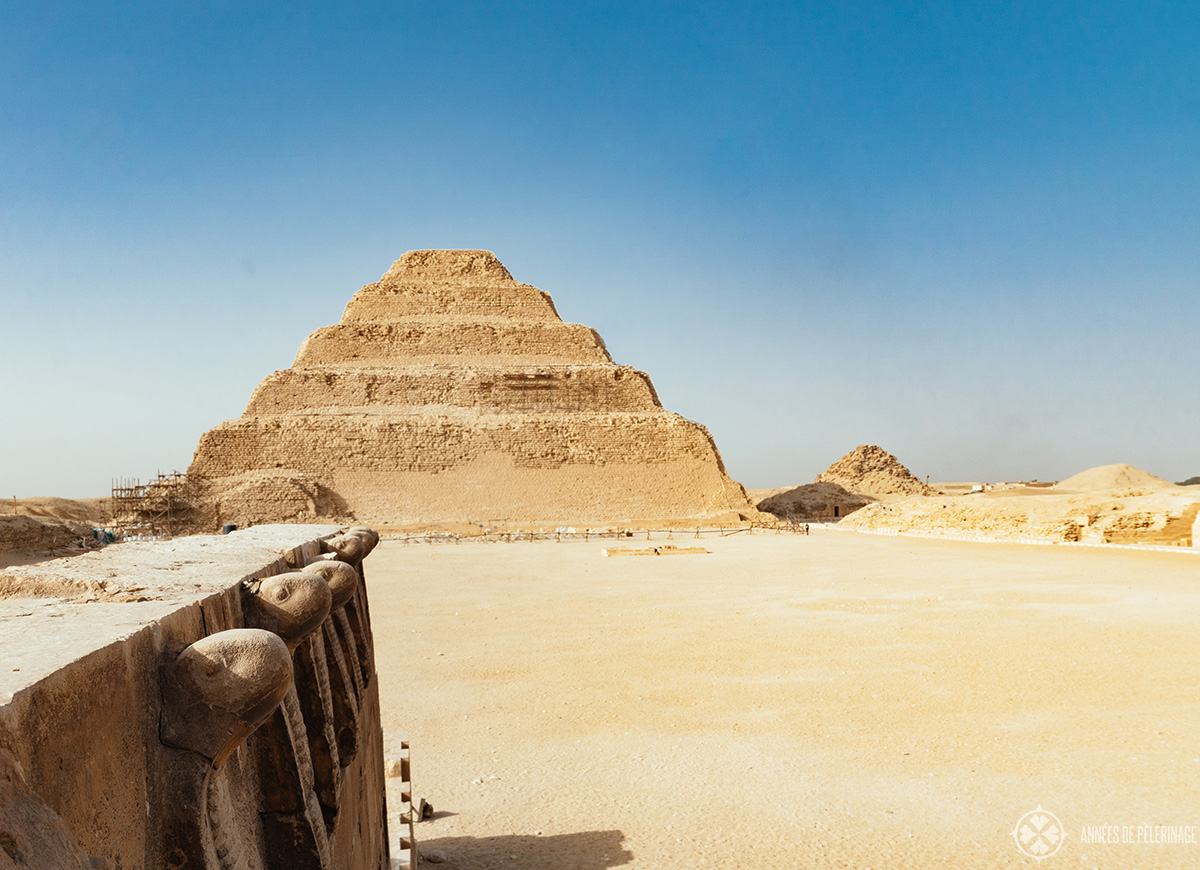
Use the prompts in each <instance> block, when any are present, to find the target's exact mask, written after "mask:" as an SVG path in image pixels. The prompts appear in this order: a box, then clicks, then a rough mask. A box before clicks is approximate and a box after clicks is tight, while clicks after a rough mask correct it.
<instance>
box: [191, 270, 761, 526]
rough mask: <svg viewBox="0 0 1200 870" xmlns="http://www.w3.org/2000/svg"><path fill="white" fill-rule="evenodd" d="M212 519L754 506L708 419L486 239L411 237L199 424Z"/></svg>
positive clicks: (480, 516) (489, 518) (423, 517)
mask: <svg viewBox="0 0 1200 870" xmlns="http://www.w3.org/2000/svg"><path fill="white" fill-rule="evenodd" d="M188 474H189V477H196V478H202V479H203V480H204V481H205V488H206V490H207V493H208V495H209V498H208V499H207V500H206V501H208V502H209V503H210V504H211V505H214V506H215V511H216V517H215V518H213V517H209V518H208V519H210V520H212V519H215V521H217V522H221V523H223V522H235V523H238V524H251V523H262V522H279V521H292V520H311V519H315V518H317V517H344V518H355V519H357V520H360V521H363V522H367V521H369V522H372V523H374V524H376V525H404V524H413V523H428V522H469V523H479V524H489V523H505V522H510V523H525V524H528V523H545V524H552V525H561V524H564V523H595V524H599V523H619V522H622V521H627V522H637V521H646V520H679V519H685V518H688V519H691V518H695V519H699V518H705V519H718V518H720V517H721V516H725V517H726V518H728V519H737V517H736V516H734V515H733V514H734V513H736V512H740V513H741V514H742V515H748V514H749V513H750V512H753V508H752V507H751V506H750V504H749V502H748V500H747V498H746V495H745V491H744V490H743V489H742V487H741V486H740V485H739V484H738V483H736V482H734V481H732V480H730V478H729V477H728V475H727V474H726V473H725V468H724V466H723V464H722V462H721V458H720V455H719V453H718V452H717V448H716V444H715V443H714V442H713V439H712V436H711V435H709V433H708V430H707V429H705V428H704V427H703V426H701V425H699V424H698V423H693V422H691V421H690V420H685V419H684V418H683V417H681V416H679V415H678V414H673V413H670V412H668V411H666V410H664V409H663V407H662V404H661V403H660V402H659V399H658V396H657V394H656V393H655V391H654V386H653V385H652V384H651V382H650V378H649V377H648V376H647V375H646V374H645V373H644V372H640V371H638V370H636V369H634V368H631V367H630V366H625V365H617V364H615V363H614V362H613V361H612V358H611V357H610V356H609V355H608V351H607V350H606V349H605V346H604V342H603V340H602V339H601V338H600V336H599V334H597V333H596V331H595V330H593V329H590V328H588V327H586V326H581V325H578V324H573V323H564V322H563V320H562V318H561V317H559V315H558V312H557V311H556V310H555V307H554V303H553V301H552V300H551V298H550V296H549V295H548V294H547V293H544V292H542V291H541V290H539V289H537V288H536V287H532V286H530V285H528V284H522V283H520V282H518V281H516V280H514V279H513V277H512V276H511V275H510V274H509V272H508V270H507V269H506V268H505V267H504V266H503V264H501V263H500V261H499V260H497V259H496V257H495V255H494V254H492V253H491V252H489V251H410V252H409V253H407V254H405V255H404V256H403V257H401V258H400V259H399V260H398V261H396V263H395V264H393V266H392V268H391V269H390V270H389V271H388V272H387V274H385V275H384V276H383V277H382V278H381V279H380V280H379V281H377V282H376V283H374V284H368V285H367V286H365V287H363V288H362V289H361V290H359V291H358V293H356V294H355V295H354V297H353V298H352V299H351V300H350V303H349V304H348V305H347V306H346V310H345V313H344V314H343V315H342V319H341V322H340V323H337V324H334V325H333V326H327V327H324V328H322V329H318V330H317V331H316V332H314V333H312V335H310V336H309V337H308V338H307V339H306V340H305V341H304V343H303V345H301V347H300V351H299V353H298V354H297V355H296V360H295V363H294V364H293V366H292V367H291V368H290V369H287V370H285V371H279V372H276V373H274V374H273V375H270V376H269V377H267V378H266V379H265V380H263V382H262V383H261V384H259V386H258V388H257V389H256V390H255V391H254V394H253V395H252V396H251V398H250V402H249V405H248V406H247V407H246V411H245V413H244V414H243V415H242V416H241V417H240V418H238V419H236V420H231V421H228V422H226V423H222V424H221V425H219V426H217V427H216V428H214V429H212V430H210V431H209V432H207V433H205V434H204V436H203V437H202V438H201V439H200V444H199V446H198V447H197V449H196V454H195V457H194V459H193V461H192V465H191V467H190V468H189V470H188Z"/></svg>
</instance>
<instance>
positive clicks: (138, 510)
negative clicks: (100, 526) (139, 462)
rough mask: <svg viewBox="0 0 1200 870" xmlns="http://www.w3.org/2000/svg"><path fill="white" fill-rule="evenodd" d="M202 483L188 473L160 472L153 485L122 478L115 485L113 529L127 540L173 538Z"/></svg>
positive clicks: (115, 480) (116, 479) (113, 486)
mask: <svg viewBox="0 0 1200 870" xmlns="http://www.w3.org/2000/svg"><path fill="white" fill-rule="evenodd" d="M197 485H198V481H197V479H196V478H195V477H191V478H189V477H188V476H187V473H186V472H183V471H171V472H169V473H166V474H164V473H163V472H161V471H160V472H158V475H157V477H155V478H154V479H153V480H152V481H150V482H149V483H146V484H143V483H142V482H141V480H140V479H139V478H136V477H118V478H114V479H113V483H112V524H113V530H114V531H115V532H117V533H118V534H119V535H120V536H122V537H124V538H131V537H150V538H164V537H166V538H169V537H173V536H174V535H175V534H176V532H177V531H179V530H180V529H181V527H182V523H183V521H184V519H185V515H186V513H187V512H188V511H189V510H190V509H191V507H192V502H193V499H194V498H195V496H196V490H197Z"/></svg>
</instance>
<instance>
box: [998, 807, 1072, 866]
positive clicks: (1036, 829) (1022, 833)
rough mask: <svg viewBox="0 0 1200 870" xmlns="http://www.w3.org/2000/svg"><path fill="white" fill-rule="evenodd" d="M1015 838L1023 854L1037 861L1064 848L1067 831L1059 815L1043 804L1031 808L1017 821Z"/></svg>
mask: <svg viewBox="0 0 1200 870" xmlns="http://www.w3.org/2000/svg"><path fill="white" fill-rule="evenodd" d="M1012 833H1013V839H1014V840H1016V841H1017V848H1018V849H1020V850H1021V852H1022V854H1025V855H1028V856H1029V857H1030V858H1032V859H1034V860H1035V861H1042V860H1043V859H1045V858H1049V857H1050V856H1051V855H1053V854H1054V853H1055V852H1057V851H1058V850H1059V849H1061V848H1062V844H1063V840H1065V839H1066V838H1067V832H1066V830H1065V829H1064V828H1063V824H1062V822H1060V821H1059V820H1058V816H1056V815H1054V813H1052V812H1050V811H1049V810H1044V809H1042V807H1041V804H1039V805H1038V808H1037V809H1036V810H1030V811H1029V812H1027V813H1026V814H1025V815H1023V816H1021V818H1020V819H1019V820H1018V821H1017V826H1016V827H1015V828H1013V832H1012Z"/></svg>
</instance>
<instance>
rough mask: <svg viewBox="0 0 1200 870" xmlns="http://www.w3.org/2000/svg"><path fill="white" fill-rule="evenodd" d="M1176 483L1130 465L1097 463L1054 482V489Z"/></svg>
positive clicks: (1110, 488)
mask: <svg viewBox="0 0 1200 870" xmlns="http://www.w3.org/2000/svg"><path fill="white" fill-rule="evenodd" d="M1175 486H1176V484H1173V483H1171V482H1170V481H1167V480H1163V479H1162V478H1161V477H1159V476H1158V475H1156V474H1151V473H1150V472H1149V471H1142V469H1140V468H1136V467H1134V466H1132V465H1127V464H1125V463H1123V462H1122V463H1118V464H1116V465H1097V466H1096V467H1095V468H1089V469H1087V470H1086V471H1081V472H1079V473H1078V474H1075V475H1072V476H1071V477H1068V478H1067V479H1066V480H1063V481H1060V482H1059V483H1057V484H1055V487H1054V488H1055V489H1070V490H1077V491H1080V492H1114V491H1118V490H1126V489H1174V488H1175Z"/></svg>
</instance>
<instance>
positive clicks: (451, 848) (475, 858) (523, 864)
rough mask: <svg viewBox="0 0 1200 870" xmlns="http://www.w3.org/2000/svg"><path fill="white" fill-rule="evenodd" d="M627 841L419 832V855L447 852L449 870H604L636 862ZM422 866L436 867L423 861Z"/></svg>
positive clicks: (598, 836) (614, 836)
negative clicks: (425, 835) (471, 835)
mask: <svg viewBox="0 0 1200 870" xmlns="http://www.w3.org/2000/svg"><path fill="white" fill-rule="evenodd" d="M624 840H625V835H624V834H622V833H621V832H620V831H580V832H578V833H574V834H554V835H550V834H547V835H543V836H534V835H517V834H513V835H511V836H505V837H433V838H429V839H426V838H424V837H422V836H421V834H420V831H419V829H418V833H417V851H418V852H419V853H421V854H422V855H424V856H427V855H429V853H431V852H434V851H439V852H444V853H445V854H446V862H445V864H443V865H441V866H443V867H445V868H446V870H463V868H467V870H493V868H505V870H605V868H607V867H619V866H621V865H622V864H628V863H629V861H630V859H632V858H633V853H631V852H629V851H627V850H626V849H625V848H624V847H623V846H622V845H621V843H622V842H623V841H624ZM419 866H421V867H435V866H437V865H435V864H429V863H426V862H425V861H422V862H421V864H420V865H419Z"/></svg>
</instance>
